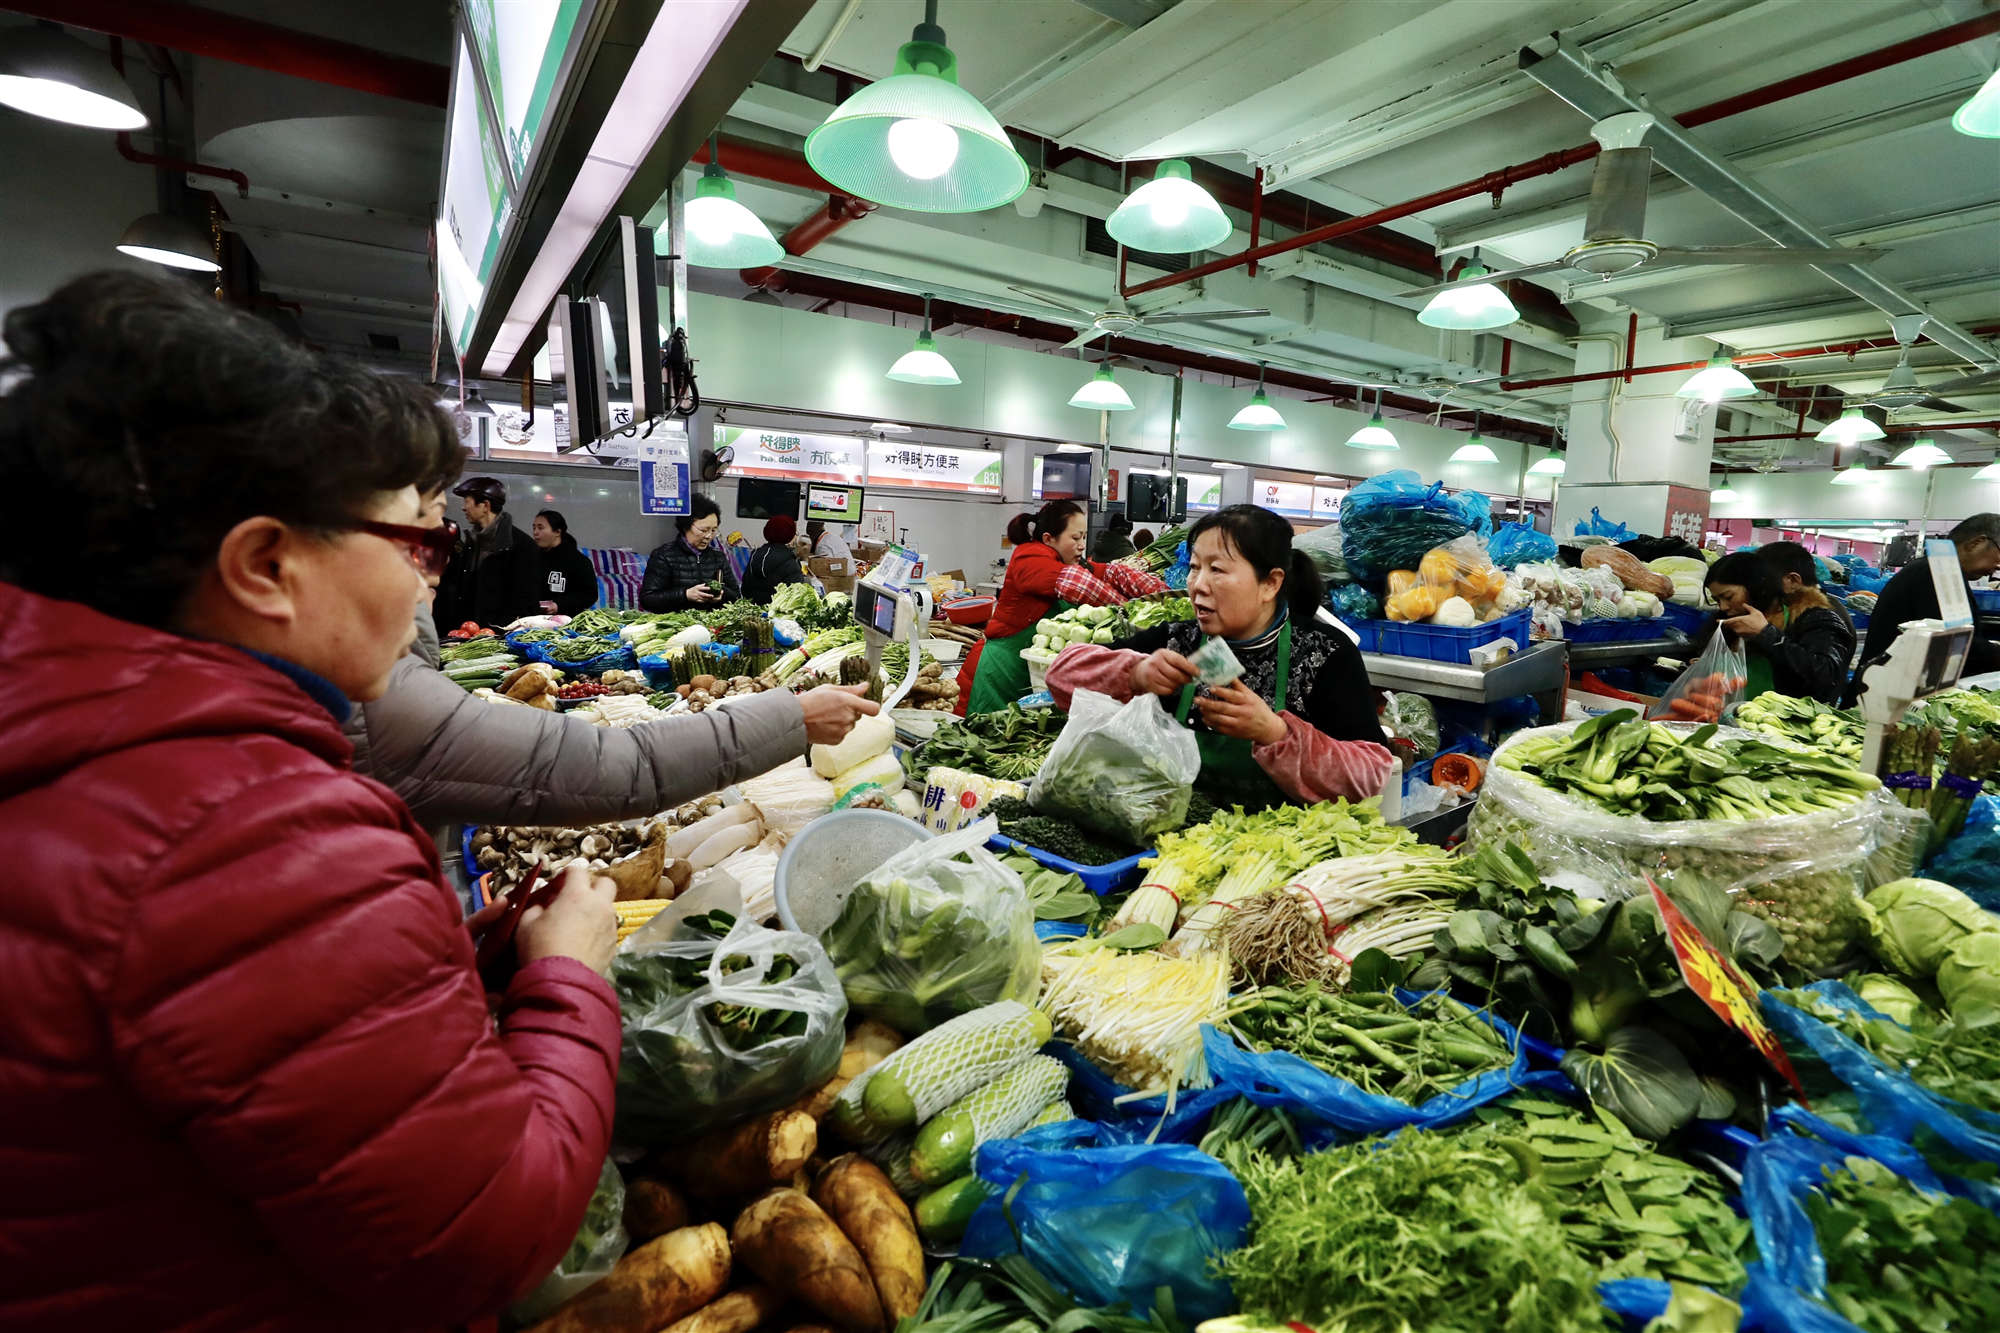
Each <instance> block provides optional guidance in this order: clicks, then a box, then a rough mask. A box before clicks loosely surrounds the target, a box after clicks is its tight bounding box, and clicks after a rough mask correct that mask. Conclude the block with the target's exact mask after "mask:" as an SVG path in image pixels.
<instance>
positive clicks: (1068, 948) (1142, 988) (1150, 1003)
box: [1040, 938, 1229, 1092]
mask: <svg viewBox="0 0 2000 1333" xmlns="http://www.w3.org/2000/svg"><path fill="white" fill-rule="evenodd" d="M1040 1003H1041V1008H1042V1010H1043V1012H1045V1013H1046V1014H1048V1016H1049V1019H1050V1021H1051V1022H1053V1023H1054V1024H1055V1029H1056V1031H1057V1032H1059V1033H1061V1034H1062V1035H1064V1036H1066V1037H1068V1038H1069V1039H1070V1040H1071V1041H1073V1042H1075V1043H1076V1048H1077V1049H1078V1050H1079V1051H1081V1052H1083V1054H1084V1055H1085V1056H1086V1057H1087V1058H1088V1059H1090V1060H1091V1061H1093V1062H1094V1063H1095V1064H1097V1065H1098V1066H1099V1067H1100V1068H1102V1069H1104V1070H1106V1071H1107V1072H1109V1073H1110V1074H1111V1076H1112V1077H1114V1078H1116V1079H1117V1080H1119V1081H1120V1082H1121V1083H1124V1084H1127V1085H1128V1086H1131V1087H1134V1088H1137V1089H1140V1090H1141V1091H1144V1092H1172V1091H1173V1090H1174V1089H1176V1088H1179V1087H1194V1088H1200V1087H1206V1086H1208V1082H1209V1078H1208V1062H1207V1061H1206V1060H1205V1059H1204V1058H1203V1057H1202V1047H1201V1025H1202V1024H1203V1023H1210V1022H1214V1021H1215V1020H1216V1018H1217V1017H1218V1016H1219V1015H1220V1014H1221V1013H1222V1011H1223V1009H1224V1007H1225V1006H1226V1005H1227V1004H1228V1003H1229V962H1228V960H1227V959H1226V958H1225V957H1224V956H1223V954H1222V952H1221V951H1220V950H1215V951H1211V952H1208V953H1204V954H1201V955H1200V956H1198V957H1194V958H1175V957H1171V956H1169V955H1167V954H1163V953H1158V952H1153V951H1144V952H1134V953H1128V952H1125V951H1123V950H1120V949H1115V948H1112V947H1110V946H1108V945H1105V944H1102V943H1100V942H1098V941H1097V940H1094V939H1089V938H1084V939H1075V940H1065V941H1062V942H1060V943H1051V944H1049V945H1048V946H1047V947H1046V948H1044V949H1043V950H1042V998H1041V1002H1040Z"/></svg>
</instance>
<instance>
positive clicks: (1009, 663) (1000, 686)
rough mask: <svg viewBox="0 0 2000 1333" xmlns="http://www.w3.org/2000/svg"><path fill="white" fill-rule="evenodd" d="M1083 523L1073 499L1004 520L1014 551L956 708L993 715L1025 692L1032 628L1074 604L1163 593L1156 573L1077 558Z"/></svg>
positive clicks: (1085, 529)
mask: <svg viewBox="0 0 2000 1333" xmlns="http://www.w3.org/2000/svg"><path fill="white" fill-rule="evenodd" d="M1088 535H1089V525H1088V524H1087V523H1086V522H1085V520H1084V516H1083V506H1082V505H1080V504H1078V503H1077V502H1076V501H1074V500H1051V501H1049V503H1047V504H1045V505H1043V506H1042V507H1041V509H1040V510H1039V511H1037V512H1036V513H1035V514H1033V515H1032V516H1031V515H1028V514H1016V515H1015V516H1014V520H1013V522H1011V523H1009V524H1008V525H1007V540H1008V541H1009V542H1012V543H1013V546H1014V554H1013V556H1012V557H1011V558H1010V559H1009V560H1008V562H1007V578H1006V580H1005V581H1004V582H1003V583H1002V584H1001V585H1000V596H999V597H998V598H997V599H996V600H995V601H994V604H993V615H992V617H991V618H990V619H989V620H988V621H987V622H986V641H985V642H984V643H981V644H980V645H979V646H978V647H977V648H974V649H973V650H972V652H971V654H970V655H969V656H968V657H967V658H966V659H965V665H964V666H963V667H961V668H959V672H958V684H959V689H958V713H959V716H961V717H967V716H970V715H972V714H974V713H997V712H999V711H1000V710H1001V709H1003V708H1005V707H1006V706H1007V705H1008V704H1011V703H1013V702H1014V701H1015V700H1017V699H1019V698H1020V697H1021V696H1022V695H1024V694H1026V693H1028V664H1027V663H1026V662H1023V661H1022V660H1021V650H1022V649H1023V648H1026V647H1027V646H1028V645H1029V644H1031V643H1033V642H1034V638H1035V625H1036V623H1037V622H1039V621H1041V620H1042V619H1044V618H1045V617H1047V616H1051V615H1054V614H1056V613H1057V612H1058V611H1062V610H1065V609H1067V608H1069V607H1072V606H1117V605H1118V604H1120V603H1121V602H1124V601H1125V600H1127V599H1128V598H1132V597H1143V596H1146V595H1147V594H1149V593H1156V592H1164V591H1166V587H1167V585H1166V584H1165V583H1164V582H1162V581H1161V580H1160V579H1159V578H1157V577H1155V576H1154V575H1152V574H1148V573H1146V572H1145V571H1144V570H1141V569H1136V568H1134V567H1133V566H1131V565H1115V564H1114V565H1100V564H1093V563H1092V562H1090V561H1088V560H1085V559H1084V558H1083V547H1084V542H1085V540H1086V538H1087V537H1088Z"/></svg>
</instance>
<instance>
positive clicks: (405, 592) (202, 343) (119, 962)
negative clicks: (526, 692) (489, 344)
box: [0, 272, 619, 1330]
mask: <svg viewBox="0 0 2000 1333" xmlns="http://www.w3.org/2000/svg"><path fill="white" fill-rule="evenodd" d="M5 338H6V343H7V347H8V349H9V357H10V359H9V360H7V361H5V362H4V363H0V488H4V491H5V493H6V494H8V495H11V496H15V497H17V498H24V499H25V498H29V497H32V498H33V499H34V501H35V503H24V504H22V505H20V506H19V512H18V513H17V514H16V516H15V521H14V522H15V525H14V532H15V534H16V535H17V536H18V537H19V538H20V540H18V541H15V542H10V543H9V544H8V546H7V548H6V550H5V552H4V554H0V560H4V568H0V576H4V578H5V580H6V581H5V582H0V622H4V623H5V624H6V626H7V634H6V636H5V637H4V639H0V671H4V674H5V676H6V679H7V689H6V690H4V691H0V734H4V735H5V736H6V737H7V743H6V744H5V745H4V746H0V834H4V835H5V837H6V841H7V845H8V847H9V850H10V852H11V862H10V864H9V866H8V874H7V889H6V897H7V912H6V916H7V929H6V930H5V931H4V932H0V936H4V938H3V939H0V957H4V959H5V962H6V964H7V976H8V984H9V988H10V989H9V992H8V999H9V1004H8V1006H7V1009H6V1014H5V1016H4V1017H0V1105H4V1106H5V1107H6V1122H7V1135H6V1150H7V1152H8V1153H10V1154H12V1157H13V1160H14V1161H15V1162H16V1163H17V1167H16V1169H14V1170H13V1171H11V1172H10V1173H9V1177H8V1181H7V1189H6V1191H5V1195H4V1197H3V1198H0V1250H4V1251H5V1253H6V1254H7V1256H8V1271H9V1277H8V1279H7V1282H6V1290H5V1293H4V1295H0V1323H3V1324H6V1325H7V1326H8V1327H9V1328H17V1329H24V1330H25V1329H51V1330H54V1329H109V1328H146V1329H157V1330H192V1329H196V1328H201V1329H219V1328H286V1329H300V1330H305V1329H326V1330H332V1329H355V1328H398V1329H423V1328H430V1329H443V1328H448V1327H455V1326H458V1325H461V1324H464V1323H466V1322H468V1321H471V1320H473V1319H477V1318H480V1317H483V1316H486V1315H490V1314H492V1313H494V1312H496V1311H498V1310H499V1309H500V1308H501V1307H503V1306H504V1305H505V1304H506V1303H507V1302H508V1301H509V1300H511V1299H513V1298H514V1297H516V1296H518V1295H519V1294H520V1293H521V1292H522V1291H524V1290H525V1289H527V1288H529V1287H531V1286H532V1285H534V1284H535V1283H536V1282H537V1281H538V1280H539V1279H541V1278H542V1277H543V1276H545V1275H546V1274H547V1273H548V1272H549V1270H550V1269H551V1268H552V1267H553V1266H554V1264H555V1262H556V1260H557V1259H558V1258H559V1257H560V1256H561V1255H562V1254H563V1252H564V1251H565V1250H566V1249H567V1248H568V1247H569V1244H570V1242H571V1239H572V1238H573V1237H574V1235H575V1232H576V1229H577V1225H578V1223H579V1221H580V1220H581V1218H582V1216H583V1212H584V1208H585V1205H586V1204H587V1203H588V1202H589V1199H590V1196H591V1194H592V1193H593V1191H594V1190H595V1188H596V1185H597V1180H598V1174H599V1169H600V1167H601V1166H602V1164H603V1162H604V1158H605V1152H606V1150H607V1148H608V1145H609V1138H610V1125H611V1114H612V1089H613V1082H614V1078H615V1075H616V1071H617V1067H618V1052H619V1027H618V1001H617V997H616V996H615V995H614V994H613V992H612V990H611V987H610V986H609V985H608V984H607V983H606V982H605V980H604V978H603V977H602V976H601V975H599V969H601V968H603V967H606V966H607V965H608V964H609V962H610V959H611V955H612V951H613V949H614V948H615V947H616V943H617V924H616V917H615V916H614V914H613V913H612V910H611V900H612V896H613V893H614V889H613V886H612V885H611V883H610V881H609V880H597V881H595V882H593V881H592V880H591V879H590V878H589V876H588V875H587V874H585V873H572V874H569V875H567V876H566V877H565V878H564V880H563V884H562V889H561V892H560V893H559V894H558V896H557V897H556V898H555V899H554V901H553V903H552V904H551V905H549V906H548V907H547V908H545V909H541V910H539V911H535V910H531V911H530V912H529V913H527V915H525V916H524V917H523V918H522V919H521V924H520V928H519V933H518V934H517V935H516V937H515V948H516V953H517V956H518V960H519V963H520V966H519V967H518V969H517V970H516V971H515V972H514V973H513V976H512V978H511V980H509V981H508V982H507V983H506V985H505V989H504V991H503V992H502V993H501V994H500V995H499V996H498V997H497V1016H496V1012H495V1011H493V1010H489V1008H488V1003H487V996H486V994H485V991H484V987H483V986H482V985H481V981H480V976H479V974H478V972H477V971H476V970H475V967H474V952H473V942H472V939H471V937H470V936H469V935H468V933H467V930H466V927H465V923H464V921H463V920H462V918H461V916H460V912H459V906H458V902H457V900H456V898H455V897H454V895H453V893H452V891H451V889H450V888H448V887H447V886H446V885H445V884H444V882H443V881H442V879H441V878H440V876H439V872H438V861H437V854H436V851H435V850H434V848H433V847H432V846H431V844H430V842H429V840H428V839H427V838H426V837H424V835H423V833H422V831H421V830H420V829H419V828H418V827H417V826H416V824H415V823H414V822H413V821H412V820H411V818H410V815H409V812H408V811H407V810H406V809H405V808H404V806H403V803H402V802H401V801H399V800H398V799H396V797H395V795H394V794H393V793H391V792H390V791H389V790H388V789H386V788H384V787H382V786H381V785H379V784H377V783H375V782H371V781H369V780H367V779H365V778H362V777H358V776H356V775H355V774H354V773H353V772H352V771H351V770H350V769H349V767H348V761H349V756H350V754H351V750H350V747H349V745H348V742H347V741H346V740H345V739H344V738H343V737H342V735H341V722H342V721H343V720H344V719H345V718H346V716H347V715H348V713H349V711H350V709H351V707H352V703H351V701H361V700H369V699H373V698H376V697H378V696H379V695H380V694H381V693H382V691H383V689H384V688H385V682H386V681H387V679H388V676H389V673H390V670H391V668H392V667H393V666H394V665H395V663H396V662H397V660H398V659H399V658H400V657H401V656H402V655H403V652H404V650H405V649H406V648H407V647H408V645H409V643H410V641H411V639H412V637H413V635H414V633H415V628H414V622H413V618H412V617H413V614H414V613H415V612H416V610H417V609H418V607H419V606H421V605H422V603H423V600H424V598H425V594H426V588H425V583H424V575H425V574H435V573H437V572H439V571H440V570H441V569H442V568H443V563H444V560H445V559H446V558H447V557H448V556H449V554H450V549H451V547H450V539H449V536H448V535H446V534H445V531H444V529H442V528H437V527H425V526H422V525H421V523H420V519H422V518H424V517H425V514H424V506H423V501H422V497H421V495H420V490H419V488H420V487H423V486H426V485H429V484H430V483H431V482H432V481H433V480H435V479H436V478H438V477H440V476H442V475H449V471H450V470H451V469H455V468H456V466H457V464H458V461H459V460H460V459H462V456H463V455H462V451H461V450H460V447H459V444H458V439H457V435H456V432H454V431H453V430H452V428H451V425H450V422H449V421H448V419H447V418H446V417H445V416H444V414H443V413H441V412H440V411H439V410H438V408H437V405H436V401H435V394H434V393H433V392H432V391H430V390H428V389H426V388H425V387H424V386H423V385H421V384H420V383H418V382H417V381H415V380H414V379H401V378H395V377H391V376H386V375H381V374H377V373H374V372H372V371H368V370H364V369H361V368H358V367H355V366H351V365H346V364H342V363H337V362H333V361H331V360H329V359H328V358H326V357H323V356H321V355H319V354H318V353H316V352H314V351H312V350H311V349H309V348H306V347H304V346H301V345H299V344H296V343H292V342H288V341H286V340H285V339H283V338H282V337H281V336H280V335H279V334H278V333H277V332H276V331H275V330H273V329H272V328H270V327H269V326H268V325H266V324H263V323H261V322H259V321H258V320H255V319H253V318H251V317H250V316H249V315H247V314H244V313H241V312H238V311H233V310H231V309H230V308H229V307H227V306H225V305H222V304H221V303H219V302H217V301H215V300H213V299H212V298H211V297H210V296H209V295H208V294H207V293H206V292H205V291H203V290H202V289H201V288H200V287H199V286H196V285H192V284H187V283H182V282H177V281H173V280H170V279H167V278H163V277H153V276H149V275H143V274H137V273H128V272H116V273H112V272H107V273H98V274H93V275H90V276H87V277H83V278H79V279H77V280H75V281H74V282H71V283H69V284H68V285H66V286H64V287H63V288H62V289H61V290H59V291H57V292H56V293H55V294H54V295H53V296H51V297H50V298H49V299H47V300H46V301H43V302H41V303H40V304H39V305H34V306H27V307H22V308H18V309H15V310H13V311H11V312H9V313H8V315H7V317H6V323H5ZM107 1255H116V1256H118V1261H117V1262H116V1263H106V1262H105V1257H106V1256H107Z"/></svg>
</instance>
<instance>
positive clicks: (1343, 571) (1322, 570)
mask: <svg viewBox="0 0 2000 1333" xmlns="http://www.w3.org/2000/svg"><path fill="white" fill-rule="evenodd" d="M1340 542H1341V537H1340V525H1339V524H1338V523H1328V524H1327V525H1325V526H1324V527H1319V528H1314V529H1313V530H1312V531H1310V532H1308V533H1305V534H1304V535H1302V536H1300V537H1297V538H1295V539H1294V540H1293V541H1292V549H1293V550H1296V551H1304V552H1305V553H1306V556H1307V558H1309V559H1310V560H1311V561H1312V562H1313V567H1314V568H1315V569H1317V570H1319V576H1320V578H1321V579H1330V578H1333V577H1336V576H1337V577H1339V578H1343V579H1344V578H1347V577H1348V572H1347V559H1346V557H1344V556H1342V555H1341V553H1340Z"/></svg>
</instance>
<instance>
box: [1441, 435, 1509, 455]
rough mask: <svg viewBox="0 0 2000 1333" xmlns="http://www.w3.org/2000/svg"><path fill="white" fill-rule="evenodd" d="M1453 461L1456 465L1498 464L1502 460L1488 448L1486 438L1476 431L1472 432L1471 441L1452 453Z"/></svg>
mask: <svg viewBox="0 0 2000 1333" xmlns="http://www.w3.org/2000/svg"><path fill="white" fill-rule="evenodd" d="M1451 461H1452V462H1454V463H1497V462H1499V461H1500V459H1499V456H1498V455H1496V454H1495V453H1494V452H1493V451H1492V450H1491V449H1490V448H1488V447H1487V445H1486V437H1485V436H1483V435H1481V434H1480V433H1479V432H1478V431H1474V432H1472V438H1471V439H1469V440H1467V441H1466V442H1465V443H1464V444H1461V445H1459V446H1458V448H1457V449H1455V450H1453V451H1452V455H1451Z"/></svg>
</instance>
